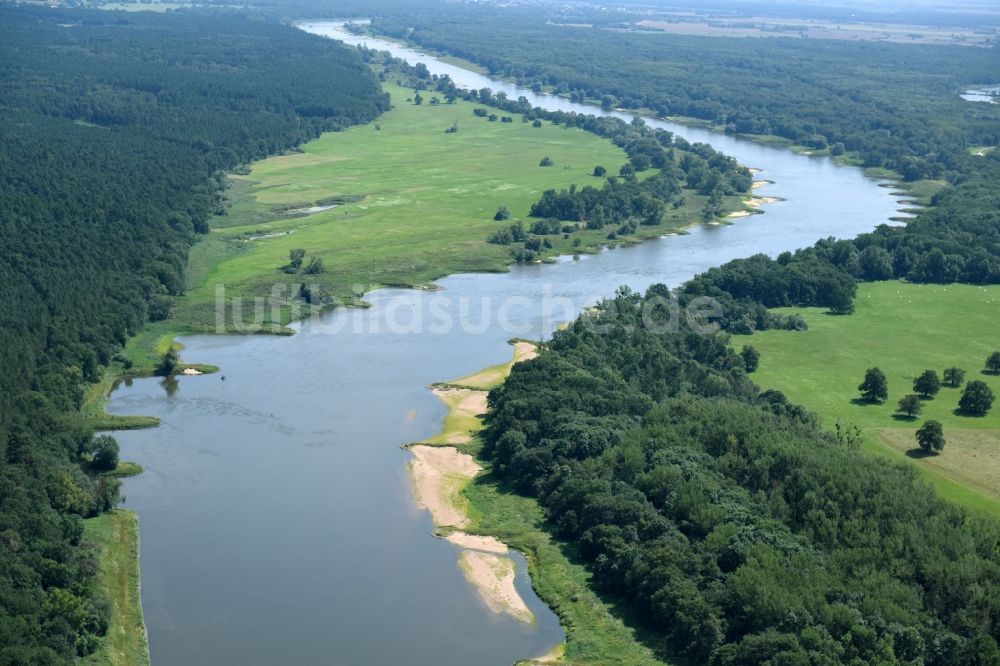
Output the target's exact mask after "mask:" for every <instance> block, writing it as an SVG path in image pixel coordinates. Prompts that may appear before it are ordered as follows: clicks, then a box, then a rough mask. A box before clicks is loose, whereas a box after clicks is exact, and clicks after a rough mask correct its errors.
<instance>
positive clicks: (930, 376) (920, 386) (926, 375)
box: [913, 370, 941, 400]
mask: <svg viewBox="0 0 1000 666" xmlns="http://www.w3.org/2000/svg"><path fill="white" fill-rule="evenodd" d="M913 390H914V391H916V392H917V393H919V394H920V395H922V396H923V397H924V399H925V400H929V399H930V398H933V397H934V396H936V395H937V394H938V391H940V390H941V380H940V379H939V378H938V374H937V373H936V372H934V371H933V370H924V371H923V372H922V373H921V374H920V376H919V377H917V378H916V379H914V380H913Z"/></svg>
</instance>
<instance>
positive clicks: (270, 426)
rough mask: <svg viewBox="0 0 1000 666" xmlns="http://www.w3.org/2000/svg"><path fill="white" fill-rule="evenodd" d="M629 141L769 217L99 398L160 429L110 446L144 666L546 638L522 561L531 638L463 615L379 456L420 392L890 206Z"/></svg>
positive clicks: (397, 436)
mask: <svg viewBox="0 0 1000 666" xmlns="http://www.w3.org/2000/svg"><path fill="white" fill-rule="evenodd" d="M300 27H302V28H303V29H305V30H307V31H309V32H313V33H316V34H321V35H325V36H329V37H334V38H338V39H343V40H344V41H347V42H349V43H361V42H365V43H367V44H368V45H369V46H371V47H377V48H380V49H384V50H389V51H391V52H393V53H394V54H395V55H398V56H400V57H405V58H407V59H408V60H410V61H411V62H416V61H421V62H424V63H426V64H427V66H428V67H429V69H430V70H431V71H432V72H434V73H438V74H442V73H447V74H448V75H450V76H451V77H452V79H453V80H455V81H456V83H458V84H460V85H463V86H468V87H474V88H480V87H483V86H488V87H491V88H493V89H494V90H504V91H505V92H507V94H508V95H510V96H513V97H517V96H520V95H525V96H527V97H528V98H529V99H530V100H531V101H532V103H533V104H536V105H538V106H544V107H546V108H561V109H565V110H578V111H582V112H586V113H600V110H599V109H597V108H594V107H590V106H582V105H578V104H573V103H571V102H569V101H567V100H563V99H558V98H555V97H551V96H546V95H533V94H532V93H531V92H530V91H528V90H523V89H518V88H516V87H515V86H513V85H511V84H507V83H503V82H500V81H495V80H491V79H489V78H487V77H484V76H480V75H478V74H475V73H472V72H469V71H466V70H462V69H459V68H457V67H454V66H451V65H448V64H445V63H442V62H439V61H438V60H436V59H434V58H431V57H428V56H424V55H420V54H418V53H416V52H415V51H412V50H410V49H406V48H403V47H400V46H398V45H395V44H392V43H389V42H382V41H380V40H375V39H371V38H364V39H360V38H357V37H354V36H349V35H346V34H345V33H343V32H342V31H340V30H339V28H338V24H336V23H310V24H304V25H302V26H300ZM623 117H625V118H626V119H629V116H627V115H623ZM649 122H650V124H653V125H657V126H663V127H666V128H667V129H670V130H671V131H674V132H676V133H677V134H679V135H681V136H684V137H685V138H687V139H688V140H689V141H704V142H707V143H710V144H712V145H713V146H715V147H716V148H717V149H720V150H722V151H724V152H725V153H727V154H730V155H733V156H735V157H736V158H737V159H739V160H740V161H741V162H743V163H744V164H747V165H748V166H753V167H756V168H759V169H761V173H760V174H759V176H758V177H759V178H766V179H770V180H773V181H775V183H774V184H773V185H769V186H767V187H765V188H762V189H761V190H759V193H761V194H763V195H767V196H778V197H783V198H784V199H785V201H783V202H780V203H777V204H773V205H770V206H767V207H766V208H765V210H766V213H765V214H764V215H754V216H751V217H746V218H742V219H739V220H737V221H736V222H735V223H734V224H732V225H727V226H706V227H698V228H695V229H692V230H691V232H690V233H688V234H686V235H678V236H671V237H667V238H663V239H660V240H654V241H650V242H647V243H645V244H643V245H640V246H636V247H630V248H621V249H611V250H608V251H605V252H602V253H600V254H597V255H590V256H584V257H580V258H577V259H574V258H564V259H561V260H560V261H558V262H556V263H554V264H551V265H532V266H516V267H513V268H512V270H511V272H510V273H507V274H481V275H478V274H477V275H456V276H452V277H449V278H446V279H443V280H440V281H438V283H437V284H438V285H439V286H440V287H441V288H442V291H440V292H426V291H409V290H398V289H385V290H379V291H376V292H373V293H371V294H369V296H368V297H367V300H368V301H369V302H370V303H371V304H372V307H371V308H369V309H365V310H360V309H350V310H346V309H341V310H337V311H334V312H332V313H329V314H327V315H325V316H324V317H322V319H320V320H315V321H308V322H303V323H300V324H298V325H296V328H297V330H298V334H297V335H295V336H292V337H290V338H289V337H267V336H190V337H185V338H184V339H183V340H182V341H183V343H184V345H185V350H184V352H183V356H184V360H185V361H187V362H190V363H213V364H216V365H218V366H220V367H221V373H220V374H218V375H206V376H200V377H181V378H179V379H178V381H177V383H176V385H175V386H173V387H166V386H164V385H163V384H162V382H161V381H160V380H157V379H142V380H136V381H133V382H131V383H130V384H129V385H123V386H121V387H119V388H118V389H117V390H116V391H115V393H114V395H113V396H112V399H111V401H110V404H109V411H110V412H112V413H115V414H149V415H155V416H158V417H160V418H161V419H162V420H163V425H162V427H160V428H158V429H153V430H146V431H134V432H122V433H117V434H116V436H117V438H118V440H119V442H120V443H121V445H122V456H123V458H125V459H128V460H134V461H136V462H138V463H139V464H141V465H142V466H143V467H145V469H146V472H145V473H144V474H142V475H141V476H138V477H135V478H131V479H127V480H126V481H125V488H124V491H125V494H126V496H127V499H126V502H125V507H126V508H128V509H131V510H133V511H136V512H138V514H139V519H140V525H141V539H142V546H141V559H142V600H143V607H144V611H145V618H146V623H147V625H148V628H149V639H150V650H151V655H152V659H153V662H154V663H155V664H156V665H157V666H174V665H177V666H180V665H185V666H188V665H195V664H223V663H226V664H241V665H242V666H255V665H261V666H263V665H265V664H266V665H268V666H270V665H272V664H278V663H281V664H402V663H406V664H428V665H430V664H434V665H436V666H449V665H455V666H465V665H468V664H483V665H489V664H496V665H504V664H510V663H511V662H513V661H515V660H516V659H520V658H526V657H531V656H537V655H540V654H542V653H544V652H546V651H547V650H548V649H549V648H551V647H552V646H553V645H554V644H556V643H558V642H559V641H560V640H561V639H562V632H561V629H560V628H559V625H558V621H557V619H556V618H555V616H554V615H553V614H552V613H551V611H549V610H548V609H547V608H546V607H545V606H544V604H542V603H541V602H540V601H539V600H538V598H537V597H536V596H535V595H534V594H533V593H532V592H531V588H530V581H528V579H527V576H526V574H525V570H524V563H523V559H520V560H519V570H520V578H519V585H520V589H521V591H522V594H523V595H524V596H525V598H526V600H527V602H528V604H529V606H530V607H531V608H532V610H533V611H534V612H535V614H536V615H537V617H538V621H537V622H536V623H535V624H533V625H531V626H525V625H521V624H519V623H517V622H516V621H514V620H511V619H507V618H506V617H498V616H496V615H493V614H492V613H491V612H490V611H489V610H488V609H487V608H486V607H485V606H484V605H483V604H482V603H481V602H480V600H479V599H478V597H477V594H476V592H475V591H474V590H473V589H472V588H471V587H470V586H469V585H468V584H467V583H466V582H465V579H464V577H463V575H462V573H461V571H460V570H459V568H458V566H457V557H458V549H457V548H456V547H454V546H452V545H451V544H449V543H447V542H444V541H442V540H439V539H436V538H434V537H432V536H431V531H432V524H431V520H430V517H429V515H428V514H427V513H426V512H423V511H419V510H417V508H416V507H415V505H414V501H413V498H412V494H411V491H410V487H409V482H408V479H407V474H406V464H407V460H408V459H409V457H410V455H409V454H408V453H407V452H405V451H403V450H402V449H401V448H400V446H401V445H402V444H405V443H407V442H412V441H416V440H419V439H422V438H424V437H427V436H430V435H433V434H434V433H435V432H437V431H438V430H439V428H440V425H441V420H442V418H443V416H444V408H443V407H442V405H441V404H440V403H439V402H438V401H437V399H436V398H434V397H433V396H432V395H431V394H430V393H429V391H427V389H426V386H427V385H428V384H430V383H432V382H436V381H442V380H447V379H451V378H455V377H459V376H462V375H465V374H468V373H470V372H472V371H474V370H477V369H480V368H482V367H484V366H487V365H491V364H494V363H498V362H501V361H504V360H506V359H508V358H510V355H511V353H512V352H511V348H510V347H509V346H508V345H507V344H506V340H507V339H509V338H511V337H514V336H520V337H526V338H538V337H540V336H543V335H548V334H550V333H551V330H552V329H553V328H554V327H555V326H556V325H557V324H558V323H559V322H560V321H565V320H567V319H569V318H571V317H572V316H575V315H576V314H577V313H578V312H579V310H580V309H581V308H582V307H585V306H586V305H589V304H592V303H593V302H594V301H596V300H597V299H599V298H601V297H604V296H609V295H611V294H612V293H613V292H614V290H615V288H616V287H618V286H619V285H622V284H627V285H629V286H631V287H632V288H634V289H638V290H641V289H644V288H645V287H646V286H648V285H650V284H652V283H655V282H665V283H667V284H669V285H672V286H674V285H677V284H679V283H681V282H683V281H684V280H686V279H688V278H690V277H692V276H693V275H695V274H696V273H698V272H701V271H704V270H705V269H707V268H709V267H711V266H714V265H718V264H720V263H722V262H725V261H727V260H729V259H732V258H737V257H743V256H747V255H750V254H753V253H757V252H764V253H767V254H770V255H776V254H777V253H779V252H782V251H784V250H792V249H795V248H799V247H803V246H806V245H810V244H812V243H813V242H815V241H816V240H817V239H818V238H821V237H824V236H830V235H835V236H839V237H851V236H854V235H856V234H857V233H859V232H863V231H867V230H870V229H872V228H874V227H875V226H876V225H878V224H882V223H886V222H888V221H889V219H890V217H892V216H896V215H898V214H899V213H898V209H899V208H900V203H899V201H897V199H896V198H895V197H894V196H893V195H892V194H891V193H890V190H889V189H887V188H884V187H880V186H879V183H878V182H876V181H874V180H871V179H869V178H866V177H865V176H864V175H863V174H862V173H861V171H860V170H858V169H855V168H849V167H840V166H836V165H835V164H833V162H831V161H830V160H829V159H826V158H817V157H804V156H797V155H794V154H792V153H790V152H787V151H783V150H779V149H774V148H769V147H765V146H760V145H756V144H753V143H750V142H747V141H743V140H740V139H738V138H734V137H728V136H723V135H718V134H712V133H709V132H705V131H701V130H696V129H691V128H685V127H681V126H677V125H673V124H669V123H660V122H658V121H649ZM449 319H450V320H451V324H452V325H450V326H449V325H447V321H446V320H449ZM222 375H224V376H225V379H224V380H223V379H222ZM168 388H169V389H170V390H168Z"/></svg>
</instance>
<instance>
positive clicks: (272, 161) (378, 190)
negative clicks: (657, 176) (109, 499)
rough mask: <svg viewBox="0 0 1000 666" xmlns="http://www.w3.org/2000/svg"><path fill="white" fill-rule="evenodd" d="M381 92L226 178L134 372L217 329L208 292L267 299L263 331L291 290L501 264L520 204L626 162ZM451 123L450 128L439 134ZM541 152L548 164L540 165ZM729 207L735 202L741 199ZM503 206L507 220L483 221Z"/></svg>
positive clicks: (616, 152) (673, 213)
mask: <svg viewBox="0 0 1000 666" xmlns="http://www.w3.org/2000/svg"><path fill="white" fill-rule="evenodd" d="M385 90H386V91H387V92H389V93H390V94H391V95H392V100H393V108H392V110H390V111H388V112H387V113H385V114H384V115H383V116H382V117H381V118H379V120H378V121H377V122H376V123H372V124H368V125H363V126H358V127H352V128H349V129H347V130H345V131H343V132H332V133H327V134H324V135H323V136H321V137H320V138H318V139H316V140H314V141H311V142H309V143H306V144H304V145H303V146H301V148H300V150H299V151H298V152H292V153H289V154H286V155H280V156H275V157H271V158H268V159H265V160H262V161H260V162H256V163H254V164H253V165H252V166H251V167H250V169H249V170H248V172H246V173H244V174H243V175H233V176H232V177H231V187H230V188H229V190H228V191H227V197H228V206H227V214H226V215H223V216H219V217H217V218H216V220H215V222H214V228H213V230H212V233H210V234H209V235H208V237H207V238H204V239H202V240H201V241H199V242H198V243H197V244H196V245H195V246H194V248H193V249H192V251H191V255H190V260H189V265H188V275H187V282H188V284H187V287H188V291H187V293H186V294H185V295H184V296H183V297H182V298H181V299H180V301H179V303H178V305H177V307H176V309H175V314H174V317H173V319H172V320H169V321H167V322H162V323H160V324H157V325H153V326H150V327H148V328H147V330H146V331H145V332H143V333H142V334H140V335H139V336H138V337H136V338H135V339H134V340H133V342H132V343H131V344H130V349H129V353H130V356H131V357H132V359H133V360H134V361H135V362H136V364H137V366H138V368H140V369H148V368H149V367H150V366H151V365H152V363H153V362H154V359H155V358H157V357H158V356H159V355H160V354H162V353H163V352H164V351H165V350H166V348H167V346H168V345H169V344H170V340H171V339H172V337H173V335H175V334H177V333H183V332H194V331H214V330H215V329H216V307H215V300H216V288H217V286H218V285H224V286H225V294H226V297H227V298H228V299H231V298H232V297H242V298H252V297H257V296H264V297H267V298H269V299H271V300H270V301H269V304H268V306H267V307H266V308H265V309H266V311H267V312H268V313H270V312H272V305H274V306H276V309H275V310H274V311H275V312H276V313H277V314H276V315H275V316H274V317H269V318H268V323H269V324H271V325H273V328H274V329H280V327H281V326H282V325H284V324H286V323H288V321H290V320H291V319H293V318H294V316H295V308H302V305H303V303H302V301H301V299H297V298H296V297H297V294H298V288H299V286H300V284H302V283H308V284H310V285H313V284H315V285H319V287H320V290H321V291H322V292H323V293H324V294H325V295H327V296H333V297H336V298H337V299H339V300H340V301H342V302H348V303H350V302H354V301H356V299H357V297H358V296H359V295H360V294H361V293H363V292H365V291H368V290H370V289H373V288H375V287H378V286H387V285H392V286H417V285H422V284H426V283H428V282H430V281H432V280H434V279H437V278H440V277H442V276H445V275H448V274H452V273H459V272H471V271H502V270H505V269H506V268H507V266H508V265H509V264H510V263H511V256H510V250H509V248H508V247H505V246H501V245H493V244H490V243H487V242H486V239H487V238H488V237H489V236H490V235H491V234H492V233H493V232H494V231H496V230H497V229H499V228H501V226H503V225H509V224H512V223H516V222H517V221H518V220H524V221H525V222H526V223H530V220H527V216H528V212H529V210H530V208H531V205H532V204H533V203H534V202H535V201H537V200H538V199H539V197H540V196H541V194H542V192H543V191H545V190H546V189H550V188H557V189H558V188H568V187H569V186H571V185H574V184H575V185H577V186H579V187H583V186H586V185H594V186H598V187H600V186H601V185H602V184H603V182H604V179H603V178H597V177H595V176H593V170H594V167H595V166H598V165H601V166H604V167H606V168H607V170H608V173H611V174H613V173H617V172H618V169H619V167H620V166H621V165H623V164H625V163H626V161H627V157H626V155H625V153H624V151H622V150H621V149H620V148H618V147H617V146H615V145H614V144H613V143H612V142H611V141H609V140H606V139H602V138H600V137H598V136H596V135H593V134H590V133H588V132H585V131H583V130H580V129H575V128H567V127H564V126H560V125H553V124H552V123H549V122H543V123H542V126H541V127H534V126H533V124H532V123H530V122H525V121H524V119H523V118H522V117H521V116H519V115H513V116H512V119H513V122H502V121H500V120H497V121H492V122H491V121H489V120H487V119H486V118H480V117H477V116H475V115H473V109H474V108H476V107H477V106H478V105H476V104H472V103H469V102H465V101H458V102H456V103H454V104H446V103H444V102H443V101H441V103H440V104H431V98H432V97H433V96H434V94H433V93H430V92H426V91H425V92H423V93H422V96H423V98H424V101H423V103H422V104H420V105H417V104H415V103H414V102H413V101H412V98H413V92H412V91H411V90H409V89H406V88H400V87H398V86H392V85H386V86H385ZM492 112H493V110H491V113H492ZM498 114H499V115H504V114H502V113H499V112H498ZM452 127H455V128H457V131H455V132H450V133H448V132H446V131H445V130H447V129H449V128H452ZM544 157H549V158H550V159H551V160H552V162H553V165H552V166H547V167H543V166H540V165H539V162H540V161H541V160H542V158H544ZM647 173H652V172H647ZM704 204H705V198H704V197H701V196H698V195H696V194H694V193H692V192H690V191H687V192H685V205H684V206H681V207H680V208H677V209H671V210H670V212H669V213H667V216H666V219H665V220H664V222H663V224H662V225H661V226H659V227H640V228H639V230H638V232H637V233H636V234H635V235H634V236H629V237H627V238H623V239H620V240H619V242H627V243H631V242H638V241H640V240H642V239H643V238H648V237H650V236H655V235H661V234H663V233H666V232H667V231H669V230H670V229H676V228H678V227H682V226H685V225H687V224H690V223H692V222H694V221H696V220H699V219H700V214H701V211H702V208H703V207H704ZM331 205H332V206H333V207H332V208H328V209H326V210H320V211H316V208H322V207H326V206H331ZM727 205H728V206H729V207H730V208H739V207H742V204H741V203H740V202H739V200H738V198H733V201H729V202H727ZM500 206H506V207H507V208H508V209H509V210H510V212H511V219H509V220H507V221H504V222H497V221H495V220H494V219H493V216H494V214H495V213H496V212H497V209H498V208H499V207H500ZM310 208H311V209H312V210H313V211H316V212H312V211H308V210H306V209H310ZM606 235H607V231H606V230H605V231H587V230H583V231H579V232H576V233H574V234H572V236H571V238H564V237H563V236H561V235H556V236H549V237H548V238H549V239H550V241H551V242H552V244H553V248H552V249H551V250H550V251H549V254H550V255H554V254H559V253H571V252H584V251H592V250H594V249H596V248H597V247H599V246H601V245H604V244H606V243H608V240H607V238H606ZM577 239H579V240H577ZM296 248H301V249H303V250H305V251H306V258H305V263H306V264H308V263H309V262H310V261H311V260H312V258H313V257H318V258H320V259H322V261H323V265H324V271H323V272H322V273H320V274H313V275H302V274H298V275H289V274H286V273H284V272H283V271H282V270H281V267H282V266H284V265H286V264H288V262H289V252H290V251H291V250H292V249H296ZM276 284H277V285H278V288H277V291H274V290H275V285H276ZM248 309H249V308H248ZM299 314H302V311H301V309H300V310H299ZM232 319H233V318H232V316H231V315H230V316H227V321H231V320H232Z"/></svg>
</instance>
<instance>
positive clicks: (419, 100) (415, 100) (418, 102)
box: [413, 93, 424, 106]
mask: <svg viewBox="0 0 1000 666" xmlns="http://www.w3.org/2000/svg"><path fill="white" fill-rule="evenodd" d="M413 103H414V104H416V105H417V106H420V105H421V104H423V103H424V98H423V96H422V95H421V94H420V93H417V94H416V95H414V96H413Z"/></svg>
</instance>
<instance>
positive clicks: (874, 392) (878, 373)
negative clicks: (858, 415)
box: [858, 368, 889, 402]
mask: <svg viewBox="0 0 1000 666" xmlns="http://www.w3.org/2000/svg"><path fill="white" fill-rule="evenodd" d="M858 390H859V391H861V397H862V398H864V399H865V400H867V401H868V402H884V401H885V400H886V399H887V398H888V397H889V381H888V380H887V379H886V378H885V373H884V372H882V370H881V369H879V368H868V370H867V371H865V380H864V381H863V382H861V384H860V385H858Z"/></svg>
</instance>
